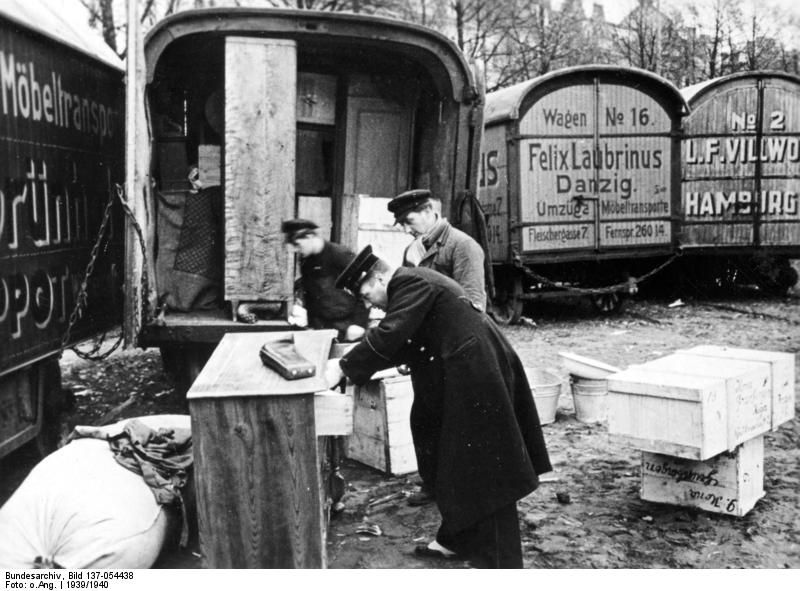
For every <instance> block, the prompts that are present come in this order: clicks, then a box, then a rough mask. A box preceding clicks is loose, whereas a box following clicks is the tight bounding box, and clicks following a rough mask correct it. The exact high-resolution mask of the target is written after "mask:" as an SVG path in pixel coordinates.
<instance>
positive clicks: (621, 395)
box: [608, 346, 795, 516]
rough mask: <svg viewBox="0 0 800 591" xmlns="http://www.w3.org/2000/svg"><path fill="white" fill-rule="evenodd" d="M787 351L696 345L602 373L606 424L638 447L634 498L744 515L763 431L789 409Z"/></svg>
mask: <svg viewBox="0 0 800 591" xmlns="http://www.w3.org/2000/svg"><path fill="white" fill-rule="evenodd" d="M794 373H795V368H794V355H792V354H790V353H778V352H771V351H754V350H749V349H734V348H728V347H717V346H701V347H695V348H693V349H688V350H685V351H678V352H677V353H674V354H673V355H669V356H666V357H662V358H660V359H656V360H654V361H650V362H648V363H645V364H642V365H636V366H632V367H630V368H628V369H626V370H625V371H622V372H619V373H616V374H613V375H611V376H609V377H608V431H609V434H611V435H613V436H615V437H617V438H621V439H623V440H624V441H626V442H627V443H629V444H632V445H634V446H636V447H638V448H639V449H641V450H642V471H641V478H642V482H641V498H643V499H645V500H648V501H656V502H661V503H670V504H675V505H684V506H692V507H697V508H700V509H704V510H707V511H713V512H718V513H725V514H729V515H736V516H742V515H744V514H746V513H747V512H748V511H749V510H750V509H752V508H753V506H754V505H755V503H756V502H757V501H758V499H760V498H761V497H763V496H764V487H763V482H764V441H763V439H764V433H765V432H767V431H769V430H770V429H772V430H775V429H777V428H778V426H780V425H781V424H782V423H784V422H786V421H789V420H791V419H792V418H793V417H794V399H795V393H794V384H795V382H794Z"/></svg>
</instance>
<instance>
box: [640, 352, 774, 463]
mask: <svg viewBox="0 0 800 591" xmlns="http://www.w3.org/2000/svg"><path fill="white" fill-rule="evenodd" d="M639 367H643V368H646V369H648V370H649V369H654V370H657V371H661V370H666V371H670V372H675V373H680V374H683V375H687V376H697V377H705V378H721V379H723V380H725V387H726V393H727V401H728V402H727V403H728V411H727V412H728V424H727V430H728V447H727V449H729V450H731V449H733V448H734V447H736V446H737V445H739V444H740V443H744V442H745V441H748V440H750V439H752V438H753V437H756V436H758V435H761V434H763V433H765V432H767V431H769V430H770V425H771V423H772V417H771V414H772V375H771V373H770V370H769V367H768V366H766V365H765V364H763V363H754V362H750V361H742V360H739V359H721V358H715V357H706V356H698V355H690V354H688V353H674V354H672V355H667V356H666V357H662V358H660V359H656V360H654V361H649V362H647V363H645V364H644V365H641V366H639Z"/></svg>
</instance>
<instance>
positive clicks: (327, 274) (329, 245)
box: [281, 218, 369, 341]
mask: <svg viewBox="0 0 800 591" xmlns="http://www.w3.org/2000/svg"><path fill="white" fill-rule="evenodd" d="M281 230H282V231H283V233H284V234H286V242H288V243H289V244H291V245H292V246H294V248H295V250H296V251H297V252H298V254H299V255H300V274H301V282H302V286H303V303H304V304H305V308H306V311H307V313H308V326H309V328H313V329H321V328H335V329H336V330H338V331H339V340H341V341H355V340H358V339H359V338H361V336H362V335H363V334H364V328H365V327H366V326H367V321H368V320H369V311H368V310H366V309H365V308H364V307H363V306H361V305H359V303H358V302H357V301H356V299H355V298H354V297H353V296H352V295H351V294H349V293H346V292H344V291H342V290H340V289H336V288H335V287H334V282H335V281H336V277H338V276H339V274H340V273H341V272H342V271H343V270H344V269H345V267H347V265H348V264H349V263H350V262H351V261H352V260H353V259H354V258H355V253H354V252H352V251H351V250H349V249H348V248H345V247H344V246H342V245H341V244H336V243H335V242H329V241H327V240H325V239H324V238H323V237H322V236H320V235H319V227H318V226H317V224H315V223H314V222H312V221H310V220H304V219H300V218H297V219H292V220H286V221H284V222H283V224H282V227H281Z"/></svg>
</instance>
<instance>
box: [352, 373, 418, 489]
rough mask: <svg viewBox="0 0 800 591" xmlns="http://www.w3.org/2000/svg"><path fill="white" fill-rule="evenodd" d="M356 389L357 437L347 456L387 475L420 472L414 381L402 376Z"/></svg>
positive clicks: (355, 423)
mask: <svg viewBox="0 0 800 591" xmlns="http://www.w3.org/2000/svg"><path fill="white" fill-rule="evenodd" d="M351 388H352V390H353V434H352V435H351V436H350V441H349V444H348V452H347V455H348V457H349V458H350V459H353V460H356V461H358V462H361V463H362V464H365V465H367V466H370V467H372V468H376V469H378V470H381V471H382V472H386V473H387V474H394V475H400V474H408V473H410V472H415V471H416V470H417V458H416V455H415V453H414V443H413V441H412V439H411V425H410V416H411V403H412V402H413V400H414V392H413V390H412V388H411V378H410V377H409V376H402V375H399V374H396V373H395V375H388V376H387V377H381V378H378V379H372V380H371V381H370V382H369V383H367V384H366V385H364V386H361V387H357V386H351Z"/></svg>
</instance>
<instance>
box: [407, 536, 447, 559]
mask: <svg viewBox="0 0 800 591" xmlns="http://www.w3.org/2000/svg"><path fill="white" fill-rule="evenodd" d="M414 554H416V555H417V556H424V557H425V558H443V559H445V560H453V559H457V558H458V554H456V553H455V552H453V551H452V550H448V549H447V548H445V547H444V546H442V545H441V544H440V543H439V542H437V541H436V540H434V541H433V542H431V543H430V544H428V545H427V546H425V545H423V544H420V545H419V546H417V547H416V548H414Z"/></svg>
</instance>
